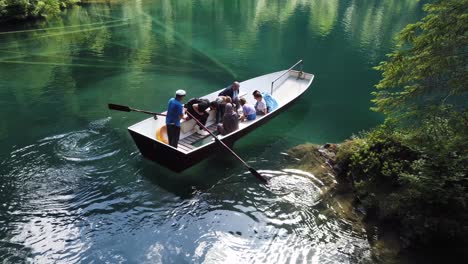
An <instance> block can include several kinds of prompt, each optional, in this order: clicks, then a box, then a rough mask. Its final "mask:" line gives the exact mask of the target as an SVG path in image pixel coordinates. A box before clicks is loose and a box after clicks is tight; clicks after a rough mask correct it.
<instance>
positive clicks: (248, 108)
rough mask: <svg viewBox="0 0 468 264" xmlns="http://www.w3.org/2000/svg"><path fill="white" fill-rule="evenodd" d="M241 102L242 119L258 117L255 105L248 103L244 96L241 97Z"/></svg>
mask: <svg viewBox="0 0 468 264" xmlns="http://www.w3.org/2000/svg"><path fill="white" fill-rule="evenodd" d="M239 103H240V105H241V106H242V112H243V114H242V116H241V117H240V119H241V121H245V119H247V120H255V118H257V113H256V112H255V108H254V107H253V105H251V104H248V103H247V101H246V100H245V98H244V97H242V98H241V99H239Z"/></svg>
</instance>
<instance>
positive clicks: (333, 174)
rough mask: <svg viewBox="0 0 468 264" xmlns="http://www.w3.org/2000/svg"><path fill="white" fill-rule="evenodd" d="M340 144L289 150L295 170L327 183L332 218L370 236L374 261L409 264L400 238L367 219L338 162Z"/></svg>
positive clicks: (326, 198)
mask: <svg viewBox="0 0 468 264" xmlns="http://www.w3.org/2000/svg"><path fill="white" fill-rule="evenodd" d="M339 148H340V144H330V143H327V144H325V145H322V146H320V145H314V144H302V145H298V146H296V147H293V148H291V149H289V150H288V152H287V153H288V155H290V156H291V157H292V158H293V160H295V164H294V166H295V167H296V168H299V169H301V170H304V171H307V172H310V173H312V174H313V175H314V176H315V177H317V178H318V179H319V180H320V181H321V182H323V186H322V187H321V190H322V199H323V200H324V201H326V203H327V204H329V205H330V210H329V212H328V213H329V214H334V215H336V216H337V217H339V218H342V219H345V220H347V221H349V222H350V223H352V226H353V230H354V231H356V232H361V233H362V232H364V233H366V237H367V238H368V241H369V244H370V246H371V254H372V261H375V262H377V263H401V262H407V261H405V260H404V259H405V258H406V257H405V256H403V254H402V247H401V245H400V243H399V238H398V236H397V235H396V234H395V233H394V232H391V231H388V230H385V231H384V229H385V228H384V226H382V225H381V224H380V223H377V222H375V221H374V220H373V219H371V218H370V217H368V216H367V214H366V212H365V210H364V209H363V207H362V206H360V205H359V201H358V200H357V198H356V196H355V194H354V191H353V187H352V183H350V182H349V181H347V180H346V178H345V177H342V176H341V175H343V173H345V172H344V170H343V169H342V168H341V167H340V165H339V164H338V163H337V161H336V156H337V153H338V151H339Z"/></svg>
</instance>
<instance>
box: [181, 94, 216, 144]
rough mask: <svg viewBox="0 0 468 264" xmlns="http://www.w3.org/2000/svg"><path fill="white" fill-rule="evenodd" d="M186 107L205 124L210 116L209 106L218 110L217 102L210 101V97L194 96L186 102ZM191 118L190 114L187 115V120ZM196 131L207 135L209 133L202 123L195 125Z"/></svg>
mask: <svg viewBox="0 0 468 264" xmlns="http://www.w3.org/2000/svg"><path fill="white" fill-rule="evenodd" d="M185 107H186V108H187V112H189V113H190V114H192V115H193V117H195V118H196V119H197V120H198V121H200V123H202V124H203V125H205V124H206V121H207V120H208V116H209V112H208V111H207V110H208V108H210V109H214V110H216V107H217V103H216V102H215V101H212V102H210V101H208V99H199V98H192V99H190V100H189V101H188V102H187V104H185ZM190 119H191V117H190V116H189V117H187V120H190ZM195 131H196V132H197V133H198V134H200V135H202V136H207V135H208V134H209V133H208V132H207V131H205V130H204V129H203V127H202V126H200V125H197V126H195Z"/></svg>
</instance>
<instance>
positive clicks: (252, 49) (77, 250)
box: [0, 0, 422, 263]
mask: <svg viewBox="0 0 468 264" xmlns="http://www.w3.org/2000/svg"><path fill="white" fill-rule="evenodd" d="M421 5H422V4H421V3H420V2H417V1H413V0H400V1H394V0H385V1H371V0H367V1H353V0H344V1H338V0H314V1H300V0H297V1H293V0H290V1H270V0H263V1H240V0H239V1H232V0H225V1H219V0H218V1H216V0H203V1H188V0H183V1H169V0H160V1H151V0H143V1H122V3H115V4H91V5H84V6H79V7H76V8H73V9H71V10H67V11H65V13H64V15H63V17H61V18H57V19H51V20H49V21H48V22H45V21H41V22H34V23H33V22H29V23H28V24H25V25H10V26H6V25H2V26H0V103H1V105H2V115H1V117H2V118H1V121H0V156H1V163H0V164H1V167H0V177H1V178H0V259H3V260H6V261H7V262H13V263H17V262H23V261H32V262H66V263H70V262H97V263H100V262H111V263H115V262H137V263H140V262H152V263H155V262H156V263H157V262H165V263H166V262H174V263H184V262H189V263H190V262H195V263H200V262H221V261H228V262H233V263H236V262H265V263H273V262H276V263H282V262H283V263H285V262H286V263H289V262H301V261H306V262H320V263H323V262H345V263H346V262H351V263H354V262H359V261H362V260H363V259H366V258H368V255H369V245H368V242H367V239H366V235H365V233H362V232H361V233H356V232H354V231H352V227H351V223H349V222H347V221H345V220H343V219H339V218H336V217H330V216H325V215H323V214H322V211H323V209H321V208H326V207H327V204H326V203H325V202H324V201H322V200H321V198H320V195H319V194H320V192H319V191H318V187H320V183H318V182H317V181H315V180H314V179H313V177H311V176H310V175H308V174H306V173H303V172H300V171H296V170H289V169H294V163H293V162H292V161H291V160H290V158H289V157H288V156H287V155H284V153H285V152H286V150H287V149H288V148H290V147H292V146H295V145H297V144H301V143H305V142H311V143H319V144H321V143H325V142H340V141H342V140H344V139H345V138H347V137H349V136H351V135H352V134H353V133H358V132H359V131H362V130H365V129H368V128H370V127H373V126H375V125H377V124H379V123H380V122H381V121H382V117H381V116H380V115H379V114H376V113H373V112H371V111H370V110H369V107H370V106H371V104H370V102H369V100H370V99H371V96H370V92H371V91H372V90H373V85H374V84H375V83H376V82H377V81H378V79H379V74H378V73H376V72H375V71H374V70H372V67H373V66H375V65H377V64H378V62H379V61H381V60H383V59H384V58H385V54H386V53H389V52H390V51H391V49H392V46H393V45H394V42H393V37H394V35H395V33H396V32H398V31H399V30H401V29H402V28H403V27H404V26H405V25H406V24H407V23H410V22H415V21H416V20H417V19H419V18H420V17H421V15H422V14H421V12H420V7H421ZM299 59H303V60H304V62H305V64H304V70H305V71H307V72H311V73H314V74H315V76H316V78H315V80H314V82H313V84H312V86H311V88H310V89H309V91H308V92H307V93H306V94H305V95H304V96H303V97H302V98H301V99H300V100H299V101H298V102H297V103H296V104H294V106H292V107H291V108H290V109H289V110H288V111H286V112H284V113H282V114H281V115H279V116H278V117H277V118H275V119H274V120H272V121H271V122H269V123H268V124H267V125H265V126H263V127H261V128H259V129H258V130H256V131H255V132H253V133H252V134H250V135H249V136H247V137H245V138H243V139H242V140H240V141H239V142H238V143H237V144H236V146H235V150H236V151H237V153H238V154H239V155H240V156H242V157H243V158H244V159H245V160H246V161H248V162H249V163H251V164H252V166H254V167H255V168H257V169H258V170H259V171H261V172H263V173H264V174H266V175H267V176H268V177H270V178H271V182H272V183H271V184H270V185H269V186H260V185H258V182H257V181H256V180H255V179H254V178H253V177H252V176H251V175H250V174H249V173H246V172H245V171H244V169H243V167H242V166H241V164H239V163H237V162H236V161H235V160H234V159H232V158H231V157H230V156H229V154H227V153H220V154H219V155H217V156H216V157H213V158H211V159H209V160H207V161H205V162H203V163H201V164H199V165H197V166H195V167H194V168H192V169H190V170H187V171H185V172H184V173H182V174H174V173H172V172H170V171H168V170H166V169H164V168H162V167H160V166H159V165H156V164H153V163H151V162H149V161H146V160H144V159H143V158H142V156H141V155H140V154H139V152H138V150H137V149H136V147H135V145H134V144H133V141H132V140H131V138H130V136H129V135H128V133H127V131H126V128H127V126H129V125H131V124H133V123H135V122H138V121H140V120H142V119H143V118H146V116H144V115H142V114H138V113H122V112H111V111H110V110H108V109H107V108H106V107H107V103H109V102H114V103H120V104H124V105H130V106H132V107H135V108H140V109H145V110H150V111H162V110H164V108H165V106H166V103H167V100H168V98H169V97H170V96H171V95H172V94H173V93H174V91H175V90H177V89H181V88H182V89H185V90H187V91H188V97H197V96H201V95H204V94H207V93H209V92H211V91H213V90H217V89H220V88H222V87H224V86H226V85H227V84H229V83H230V82H232V81H233V80H245V79H249V78H252V77H255V76H258V75H263V74H266V73H269V72H273V71H278V70H281V69H286V68H288V67H289V66H290V65H292V64H294V63H295V62H296V61H298V60H299Z"/></svg>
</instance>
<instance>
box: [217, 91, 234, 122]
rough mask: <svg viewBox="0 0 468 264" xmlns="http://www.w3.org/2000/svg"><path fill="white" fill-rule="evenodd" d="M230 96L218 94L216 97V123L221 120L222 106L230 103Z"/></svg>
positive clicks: (222, 114) (224, 106)
mask: <svg viewBox="0 0 468 264" xmlns="http://www.w3.org/2000/svg"><path fill="white" fill-rule="evenodd" d="M231 102H232V100H231V97H229V96H223V95H221V96H218V97H217V98H216V103H218V105H217V107H216V124H218V123H219V122H221V121H222V119H223V116H224V108H226V104H227V103H231Z"/></svg>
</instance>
